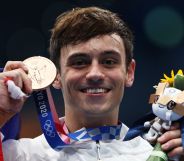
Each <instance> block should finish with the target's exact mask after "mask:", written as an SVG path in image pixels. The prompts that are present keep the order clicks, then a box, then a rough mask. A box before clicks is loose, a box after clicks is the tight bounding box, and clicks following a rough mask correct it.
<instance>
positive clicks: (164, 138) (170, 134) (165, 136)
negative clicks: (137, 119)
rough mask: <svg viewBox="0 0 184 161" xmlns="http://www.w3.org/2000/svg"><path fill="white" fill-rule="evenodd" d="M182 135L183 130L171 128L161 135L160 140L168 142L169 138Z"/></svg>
mask: <svg viewBox="0 0 184 161" xmlns="http://www.w3.org/2000/svg"><path fill="white" fill-rule="evenodd" d="M180 137H181V131H180V130H179V129H178V130H171V131H167V132H165V133H164V134H163V135H162V136H161V137H159V138H158V142H159V143H161V144H163V143H166V142H168V141H169V140H172V139H175V138H180Z"/></svg>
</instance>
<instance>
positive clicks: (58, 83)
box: [52, 73, 62, 89]
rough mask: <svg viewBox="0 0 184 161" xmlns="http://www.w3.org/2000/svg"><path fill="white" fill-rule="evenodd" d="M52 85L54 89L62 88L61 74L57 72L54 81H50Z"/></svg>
mask: <svg viewBox="0 0 184 161" xmlns="http://www.w3.org/2000/svg"><path fill="white" fill-rule="evenodd" d="M52 86H53V87H54V88H55V89H61V88H62V84H61V75H60V74H59V73H58V74H57V76H56V78H55V80H54V82H53V83H52Z"/></svg>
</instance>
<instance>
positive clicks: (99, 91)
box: [86, 88, 107, 94]
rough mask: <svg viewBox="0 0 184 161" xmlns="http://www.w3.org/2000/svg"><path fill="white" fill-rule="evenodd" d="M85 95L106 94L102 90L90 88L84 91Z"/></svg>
mask: <svg viewBox="0 0 184 161" xmlns="http://www.w3.org/2000/svg"><path fill="white" fill-rule="evenodd" d="M86 92H87V93H92V94H97V93H105V92H107V90H106V89H104V88H90V89H87V90H86Z"/></svg>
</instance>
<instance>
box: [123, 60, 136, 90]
mask: <svg viewBox="0 0 184 161" xmlns="http://www.w3.org/2000/svg"><path fill="white" fill-rule="evenodd" d="M135 66H136V62H135V60H134V59H132V61H131V62H130V64H129V66H128V69H127V75H126V80H125V86H126V87H131V86H132V84H133V82H134V74H135Z"/></svg>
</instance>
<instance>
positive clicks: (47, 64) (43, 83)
mask: <svg viewBox="0 0 184 161" xmlns="http://www.w3.org/2000/svg"><path fill="white" fill-rule="evenodd" d="M23 63H24V64H25V65H26V67H27V68H28V70H29V71H28V76H29V78H30V79H31V80H32V89H33V90H34V91H36V90H40V89H44V88H46V87H48V86H49V85H50V84H52V82H53V81H54V79H55V77H56V74H57V70H56V67H55V65H54V63H53V62H52V61H51V60H49V59H48V58H45V57H42V56H34V57H30V58H27V59H25V60H24V61H23Z"/></svg>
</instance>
